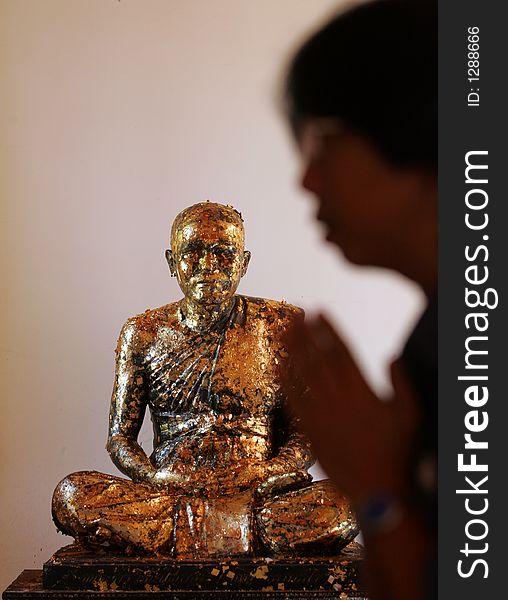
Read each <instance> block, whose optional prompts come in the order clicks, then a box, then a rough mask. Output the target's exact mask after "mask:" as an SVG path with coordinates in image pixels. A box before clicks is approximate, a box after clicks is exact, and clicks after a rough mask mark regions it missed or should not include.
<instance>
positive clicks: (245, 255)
mask: <svg viewBox="0 0 508 600" xmlns="http://www.w3.org/2000/svg"><path fill="white" fill-rule="evenodd" d="M249 261H250V252H249V251H248V250H244V252H243V266H242V277H243V276H244V275H245V273H247V269H248V268H249Z"/></svg>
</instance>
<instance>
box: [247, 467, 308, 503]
mask: <svg viewBox="0 0 508 600" xmlns="http://www.w3.org/2000/svg"><path fill="white" fill-rule="evenodd" d="M311 481H312V475H310V474H309V473H307V471H304V470H298V471H291V472H286V473H283V472H280V473H277V472H276V473H275V474H273V475H270V476H269V477H268V478H267V479H265V480H264V481H262V482H261V483H260V484H259V485H258V486H257V488H256V494H257V495H258V496H260V497H266V496H268V497H270V496H276V495H277V494H281V493H283V492H288V491H289V490H291V489H298V488H301V487H302V486H304V485H306V484H307V483H310V482H311Z"/></svg>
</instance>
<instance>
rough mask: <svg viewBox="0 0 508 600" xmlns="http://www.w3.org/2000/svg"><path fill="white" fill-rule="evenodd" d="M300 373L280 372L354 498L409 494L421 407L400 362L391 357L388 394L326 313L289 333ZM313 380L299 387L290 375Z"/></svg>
mask: <svg viewBox="0 0 508 600" xmlns="http://www.w3.org/2000/svg"><path fill="white" fill-rule="evenodd" d="M286 345H287V348H288V351H289V353H290V354H291V356H292V360H293V366H294V374H293V375H292V374H291V373H287V374H284V373H281V377H282V378H283V381H285V382H286V389H287V393H288V401H289V404H290V406H291V408H292V409H293V410H294V412H295V413H296V415H297V417H299V419H300V421H301V424H302V428H303V429H304V430H305V432H306V433H307V434H308V436H309V438H310V440H311V442H312V445H313V448H314V451H315V453H316V456H317V458H318V459H319V461H320V463H321V465H322V466H323V468H324V470H325V471H326V472H327V474H328V475H329V476H330V477H331V478H332V479H333V480H334V482H335V483H336V484H337V486H338V487H339V488H340V491H341V492H343V493H345V494H346V495H347V496H349V498H350V499H351V501H352V502H353V505H355V506H356V507H358V506H360V505H361V504H362V503H363V502H364V501H365V500H366V499H368V498H370V497H372V496H373V495H376V494H379V493H385V494H389V495H392V496H395V497H399V498H400V497H404V496H405V495H406V493H407V492H408V490H407V489H406V488H407V486H408V476H407V473H408V465H409V461H410V456H411V445H412V440H413V439H414V432H415V429H416V426H417V423H418V408H417V403H416V400H415V398H414V395H413V392H412V390H411V387H410V384H409V382H408V380H407V377H406V374H405V372H404V368H403V366H402V364H400V362H397V361H396V362H394V363H393V364H392V365H391V377H392V385H393V397H392V398H391V399H387V400H385V401H383V400H381V399H380V398H378V397H377V396H376V394H375V393H374V392H373V391H372V389H371V388H370V386H369V385H368V383H367V382H366V381H365V379H364V377H363V375H362V373H361V371H360V369H359V367H358V365H357V364H356V362H355V360H354V358H353V357H352V355H351V353H350V351H349V349H348V347H347V346H346V345H345V343H344V342H343V340H342V339H341V337H340V336H339V335H338V334H337V332H336V331H335V330H334V328H333V327H332V326H331V325H330V323H329V321H328V320H327V319H326V318H325V317H324V316H322V315H319V316H318V317H316V318H314V319H312V320H306V321H304V320H303V319H301V320H298V321H297V322H295V324H294V326H293V327H292V329H291V330H289V331H288V333H287V335H286ZM295 375H296V376H297V377H299V378H301V379H303V383H304V384H306V385H307V386H308V388H309V393H308V394H305V395H303V396H302V395H301V394H298V393H297V391H296V388H295V386H294V385H292V384H291V382H290V381H288V378H289V377H293V376H295Z"/></svg>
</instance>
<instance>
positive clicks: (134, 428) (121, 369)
mask: <svg viewBox="0 0 508 600" xmlns="http://www.w3.org/2000/svg"><path fill="white" fill-rule="evenodd" d="M146 404H147V392H146V381H145V373H144V365H143V353H142V339H141V332H139V331H138V328H137V326H136V321H135V319H130V320H129V321H127V323H126V324H125V325H124V327H123V328H122V331H121V333H120V337H119V339H118V346H117V349H116V372H115V384H114V387H113V395H112V397H111V409H110V413H109V432H108V443H107V450H108V452H109V455H110V456H111V460H112V461H113V462H114V463H115V465H116V466H117V467H118V468H119V469H120V471H122V473H125V475H127V476H128V477H130V478H131V479H132V480H133V481H136V482H139V481H152V479H153V477H154V475H155V472H156V470H155V467H154V466H153V465H152V463H151V462H150V459H149V458H148V456H147V455H146V454H145V452H144V450H143V449H142V448H141V446H140V445H139V444H138V442H137V439H138V434H139V430H140V429H141V425H142V424H143V418H144V416H145V410H146Z"/></svg>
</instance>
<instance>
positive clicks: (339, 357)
mask: <svg viewBox="0 0 508 600" xmlns="http://www.w3.org/2000/svg"><path fill="white" fill-rule="evenodd" d="M310 329H311V335H312V337H313V342H314V345H315V347H316V348H318V351H319V359H320V361H321V362H322V364H323V366H324V367H325V368H326V369H327V370H328V372H329V376H330V377H333V378H334V379H335V380H336V382H337V383H336V385H337V386H338V387H340V388H348V389H349V392H352V391H355V392H357V393H361V394H362V395H364V396H365V397H367V396H370V397H371V398H376V396H375V394H374V392H373V391H372V389H371V388H370V386H369V385H368V383H367V381H366V380H365V378H364V376H363V373H362V371H361V370H360V367H359V366H358V364H357V363H356V361H355V359H354V358H353V355H352V354H351V352H350V350H349V348H348V346H347V345H346V344H345V342H344V341H343V340H342V337H341V336H340V335H339V334H338V333H337V331H336V330H335V329H334V327H333V326H332V325H331V324H330V322H329V321H328V319H327V318H326V317H325V316H324V315H322V314H320V315H319V316H318V317H317V319H315V320H314V321H313V322H312V323H311V324H310ZM376 400H377V398H376Z"/></svg>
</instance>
